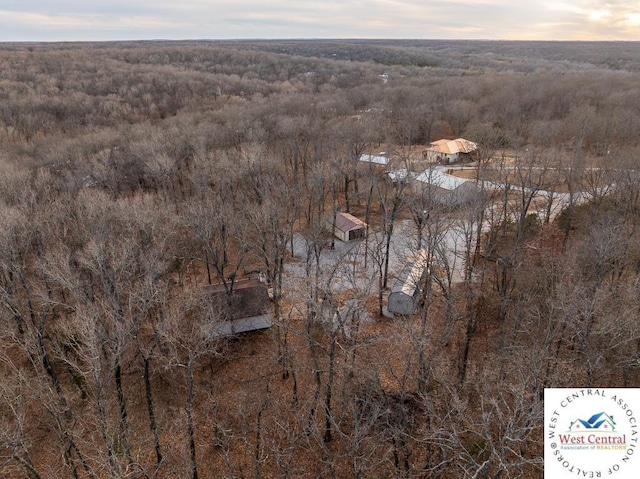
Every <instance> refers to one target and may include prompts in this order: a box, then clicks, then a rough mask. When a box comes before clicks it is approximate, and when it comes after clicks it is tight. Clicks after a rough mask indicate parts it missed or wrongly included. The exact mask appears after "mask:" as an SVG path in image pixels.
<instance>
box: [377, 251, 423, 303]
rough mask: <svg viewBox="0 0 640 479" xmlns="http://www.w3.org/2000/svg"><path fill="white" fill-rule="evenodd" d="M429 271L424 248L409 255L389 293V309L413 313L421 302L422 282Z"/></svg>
mask: <svg viewBox="0 0 640 479" xmlns="http://www.w3.org/2000/svg"><path fill="white" fill-rule="evenodd" d="M427 271H428V262H427V254H426V252H425V251H424V250H419V251H417V252H415V253H412V254H410V255H408V256H407V263H406V264H405V266H404V268H402V272H401V273H400V275H399V276H398V278H397V279H396V282H395V284H394V285H393V289H392V290H391V293H389V298H388V299H387V311H389V312H390V313H394V314H403V315H405V316H410V315H412V314H413V313H414V312H415V310H416V308H417V307H418V303H419V302H420V296H421V294H422V283H423V282H424V280H425V277H426V275H427Z"/></svg>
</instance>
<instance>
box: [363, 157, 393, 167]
mask: <svg viewBox="0 0 640 479" xmlns="http://www.w3.org/2000/svg"><path fill="white" fill-rule="evenodd" d="M359 159H360V161H364V162H365V163H375V164H376V165H388V164H389V158H387V157H386V156H376V155H362V156H361V157H360V158H359Z"/></svg>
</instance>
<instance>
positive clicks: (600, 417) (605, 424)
mask: <svg viewBox="0 0 640 479" xmlns="http://www.w3.org/2000/svg"><path fill="white" fill-rule="evenodd" d="M615 430H616V422H615V421H614V420H613V416H610V415H609V414H607V413H606V412H599V413H597V414H594V415H593V416H591V417H590V418H589V419H586V420H585V419H576V420H574V421H571V423H570V424H569V430H568V432H615Z"/></svg>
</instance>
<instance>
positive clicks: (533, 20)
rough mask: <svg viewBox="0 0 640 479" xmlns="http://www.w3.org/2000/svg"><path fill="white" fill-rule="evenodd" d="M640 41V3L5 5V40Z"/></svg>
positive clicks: (172, 0)
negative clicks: (328, 39) (367, 39)
mask: <svg viewBox="0 0 640 479" xmlns="http://www.w3.org/2000/svg"><path fill="white" fill-rule="evenodd" d="M229 38H433V39H442V38H460V39H507V40H510V39H514V40H525V39H533V40H640V1H636V0H566V1H555V0H451V1H446V0H306V1H303V0H101V1H97V0H82V1H80V0H0V41H29V40H32V41H57V40H136V39H176V40H177V39H229Z"/></svg>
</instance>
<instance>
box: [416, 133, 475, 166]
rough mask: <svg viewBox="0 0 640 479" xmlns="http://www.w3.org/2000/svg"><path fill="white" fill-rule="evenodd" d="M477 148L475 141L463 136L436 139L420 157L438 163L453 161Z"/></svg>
mask: <svg viewBox="0 0 640 479" xmlns="http://www.w3.org/2000/svg"><path fill="white" fill-rule="evenodd" d="M477 149H478V145H477V144H476V143H474V142H473V141H469V140H465V139H464V138H456V139H455V140H437V141H434V142H433V143H431V144H430V145H429V146H428V147H427V148H426V149H425V150H424V151H423V152H422V157H423V158H424V159H426V160H428V161H432V162H436V163H440V164H447V163H455V162H456V161H459V160H461V159H462V158H464V157H465V156H467V155H469V154H470V153H472V152H474V151H476V150H477Z"/></svg>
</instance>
